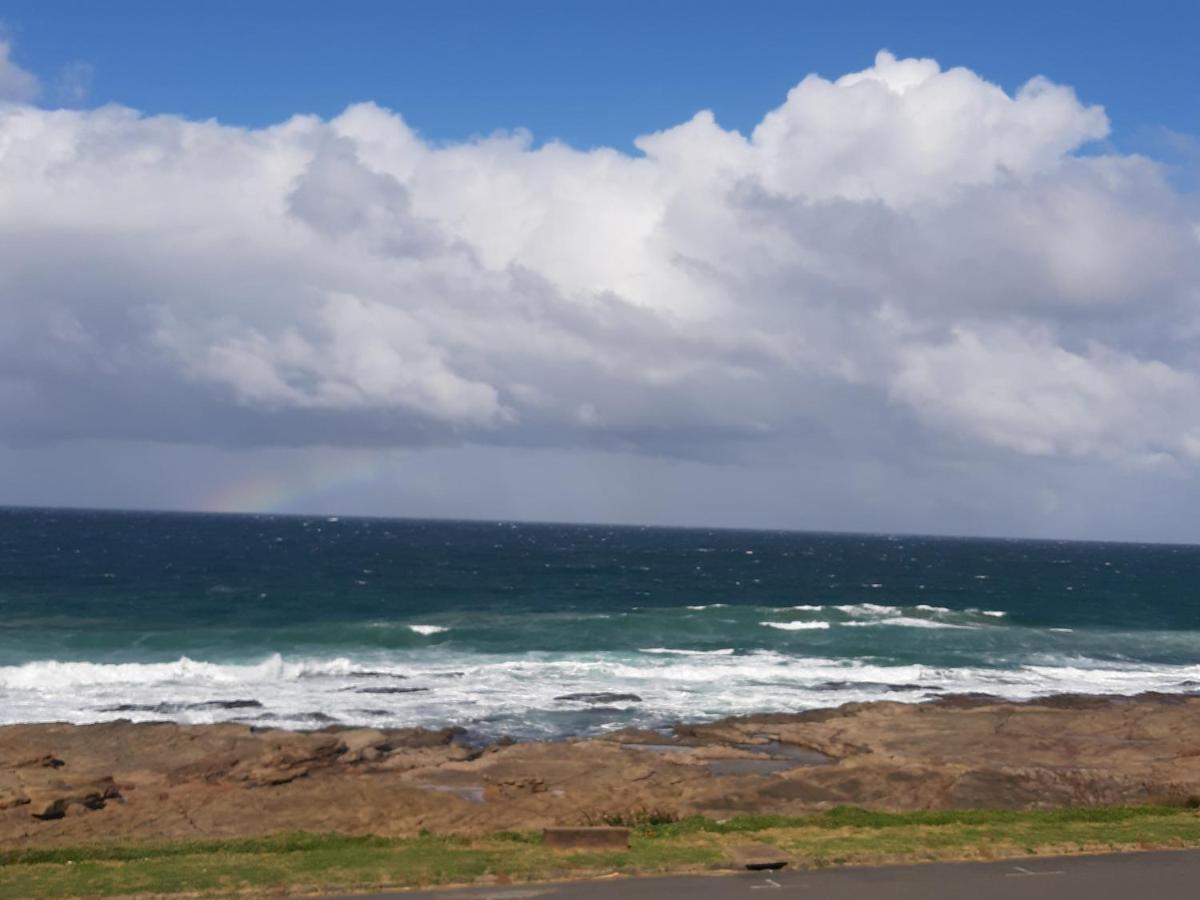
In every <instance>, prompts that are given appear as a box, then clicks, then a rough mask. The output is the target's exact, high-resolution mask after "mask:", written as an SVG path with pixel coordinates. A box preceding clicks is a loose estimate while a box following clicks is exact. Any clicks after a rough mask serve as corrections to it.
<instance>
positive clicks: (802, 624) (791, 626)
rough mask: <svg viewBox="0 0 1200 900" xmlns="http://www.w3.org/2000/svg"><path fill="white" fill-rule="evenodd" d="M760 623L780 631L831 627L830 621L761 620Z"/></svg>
mask: <svg viewBox="0 0 1200 900" xmlns="http://www.w3.org/2000/svg"><path fill="white" fill-rule="evenodd" d="M758 624H759V625H765V626H767V627H768V628H778V629H779V630H780V631H817V630H823V629H825V628H828V627H829V623H828V622H807V621H803V620H797V621H795V622H759V623H758Z"/></svg>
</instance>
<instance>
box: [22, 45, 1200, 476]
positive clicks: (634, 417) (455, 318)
mask: <svg viewBox="0 0 1200 900" xmlns="http://www.w3.org/2000/svg"><path fill="white" fill-rule="evenodd" d="M6 65H7V66H8V69H6V68H5V66H6ZM11 68H12V67H11V64H8V63H6V62H5V56H4V48H2V47H0V85H3V84H4V83H5V82H4V80H3V79H4V77H5V76H4V74H3V73H5V72H6V71H9V70H11ZM9 78H10V80H11V76H9ZM26 99H28V97H26ZM1107 133H1108V122H1107V119H1106V116H1105V114H1104V112H1103V110H1102V109H1101V108H1100V107H1098V106H1091V105H1087V104H1085V103H1083V102H1081V101H1080V100H1079V99H1078V98H1077V97H1076V96H1075V94H1074V93H1073V91H1072V90H1071V89H1070V88H1067V87H1064V86H1061V85H1056V84H1054V83H1052V82H1050V81H1048V80H1046V79H1043V78H1034V79H1033V80H1031V81H1030V82H1029V83H1028V84H1026V85H1025V86H1024V87H1023V88H1021V89H1020V90H1019V91H1017V92H1016V93H1015V94H1013V95H1009V94H1007V93H1005V91H1003V90H1002V89H1001V88H999V87H997V86H996V85H994V84H991V83H989V82H987V81H986V80H984V79H983V78H981V77H980V76H978V75H976V74H975V73H973V72H971V71H968V70H966V69H950V70H946V71H943V70H942V69H941V68H940V67H939V66H938V64H937V63H936V62H934V61H933V60H927V59H908V60H898V59H896V58H894V57H893V56H891V55H890V54H888V53H886V52H881V53H880V54H879V55H878V56H877V58H876V59H875V62H874V65H873V66H872V67H870V68H868V69H866V70H864V71H861V72H857V73H853V74H850V75H847V76H845V77H843V78H840V79H838V80H836V81H828V80H825V79H822V78H819V77H817V76H809V77H807V78H805V79H804V80H803V81H801V82H800V83H799V84H798V85H797V86H796V87H795V88H794V89H792V91H791V92H789V94H788V95H787V98H786V100H785V101H784V102H783V104H782V105H781V106H779V107H778V108H777V109H774V110H772V111H770V112H768V113H766V115H765V116H764V117H763V119H762V121H761V122H760V123H759V125H758V126H757V127H756V128H755V129H754V130H753V131H752V132H751V133H750V134H749V135H743V134H740V133H738V132H735V131H730V130H726V129H724V128H722V127H721V126H720V125H719V123H718V122H717V121H716V120H715V118H714V117H713V115H712V114H711V113H709V112H706V111H702V112H699V113H697V114H696V115H695V116H694V117H693V118H692V119H690V120H689V121H687V122H684V123H682V124H677V125H674V126H672V127H668V128H665V129H664V130H662V131H660V132H657V133H654V134H649V135H645V136H643V137H641V138H639V139H638V140H637V142H636V143H637V148H638V151H639V153H638V154H626V153H621V152H618V151H617V150H614V149H606V148H601V149H597V150H591V151H586V152H585V151H579V150H575V149H572V148H570V147H568V146H565V145H562V144H558V143H549V144H545V145H542V146H537V145H535V144H534V142H533V141H532V139H531V137H530V136H529V135H527V134H524V133H522V132H513V133H505V134H497V135H493V136H490V137H487V138H482V139H479V140H475V141H471V142H468V143H462V144H451V145H443V144H435V143H431V142H429V141H426V140H424V139H422V137H421V136H420V135H418V134H416V133H415V132H414V131H413V130H412V129H410V128H409V127H408V126H407V125H406V123H405V122H404V120H403V118H402V117H401V115H399V114H397V113H395V112H391V111H389V110H385V109H382V108H379V107H377V106H374V105H372V104H360V105H356V106H352V107H350V108H349V109H347V110H346V111H345V112H344V113H342V114H341V115H339V116H337V117H336V118H334V119H332V120H328V121H325V120H321V119H318V118H314V117H307V116H298V117H295V118H292V119H290V120H288V121H286V122H282V123H280V124H278V125H275V126H272V127H268V128H262V129H243V128H235V127H229V126H224V125H221V124H219V123H216V122H212V121H206V122H198V121H189V120H185V119H181V118H175V117H168V116H144V115H141V114H139V113H137V112H135V111H133V110H130V109H127V108H123V107H119V106H107V107H103V108H100V109H95V110H87V111H80V110H45V109H39V108H35V107H33V106H29V105H24V104H11V103H10V104H8V105H2V106H0V184H3V186H4V189H3V191H0V314H2V315H3V316H4V320H5V322H6V325H5V328H4V329H3V330H0V429H2V436H4V437H7V438H9V439H13V440H16V439H21V440H36V439H40V438H51V437H53V438H118V439H151V440H165V441H176V442H212V443H218V444H228V443H252V444H269V443H275V444H288V445H304V444H344V445H396V446H399V445H405V444H413V443H427V442H445V441H472V442H484V443H487V442H493V443H503V444H519V445H541V446H558V447H580V446H588V447H595V448H605V447H609V448H612V447H617V448H622V449H632V450H634V451H642V452H653V453H667V454H674V455H680V456H704V455H706V454H711V453H716V452H726V451H728V449H729V448H731V447H738V446H747V445H750V444H758V445H762V443H763V442H768V441H771V440H773V439H785V440H786V439H791V438H797V437H798V436H803V437H804V438H805V439H806V440H807V439H814V440H819V441H820V442H821V446H823V447H824V448H825V450H824V451H822V452H828V453H835V454H836V453H839V452H843V449H844V445H845V444H846V443H847V442H849V441H862V440H863V439H864V435H869V436H871V437H872V438H873V439H874V440H875V441H877V442H878V441H884V442H891V443H890V444H885V447H884V450H883V451H881V452H882V453H884V454H886V453H891V452H895V450H896V442H897V441H900V440H901V439H902V438H903V440H914V438H913V437H912V436H913V435H918V436H919V439H920V440H923V441H929V442H933V443H939V442H941V443H945V444H946V445H947V446H951V445H952V446H953V447H955V448H956V450H955V452H972V450H971V448H976V451H978V450H980V449H983V450H987V451H991V452H995V453H999V454H1014V455H1016V456H1018V457H1019V456H1023V455H1030V456H1043V457H1045V456H1050V457H1065V458H1089V459H1094V460H1101V461H1119V462H1127V463H1135V464H1159V463H1172V462H1177V463H1183V464H1188V463H1190V462H1191V461H1193V460H1194V459H1195V458H1196V457H1197V456H1198V455H1200V402H1198V401H1200V393H1198V389H1200V381H1198V379H1200V359H1197V358H1196V355H1195V353H1194V351H1193V349H1192V347H1193V345H1194V337H1195V335H1196V333H1197V326H1198V323H1200V320H1198V318H1197V308H1198V303H1200V263H1198V260H1200V237H1198V234H1200V214H1198V212H1197V208H1196V205H1195V202H1194V198H1192V197H1189V196H1187V195H1182V194H1180V193H1178V192H1177V191H1176V190H1174V189H1173V188H1172V187H1171V186H1170V184H1169V183H1168V181H1167V180H1166V178H1165V176H1164V173H1163V171H1162V168H1161V167H1160V166H1159V165H1158V164H1156V163H1155V162H1154V161H1152V160H1149V159H1145V158H1141V157H1135V156H1121V155H1116V154H1113V153H1098V152H1088V153H1081V152H1080V151H1081V150H1082V149H1084V148H1087V147H1088V145H1089V144H1090V143H1092V142H1095V141H1098V140H1100V139H1102V138H1104V137H1105V136H1106V134H1107ZM864 423H866V424H864ZM814 436H815V437H814ZM839 448H843V449H839Z"/></svg>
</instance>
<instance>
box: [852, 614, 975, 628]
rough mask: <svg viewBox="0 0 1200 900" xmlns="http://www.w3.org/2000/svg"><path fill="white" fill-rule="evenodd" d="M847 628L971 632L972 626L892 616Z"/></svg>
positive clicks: (855, 623) (858, 623)
mask: <svg viewBox="0 0 1200 900" xmlns="http://www.w3.org/2000/svg"><path fill="white" fill-rule="evenodd" d="M842 625H843V626H844V627H846V628H875V627H878V626H881V625H891V626H894V627H896V628H956V629H960V630H971V629H972V628H973V626H971V625H953V624H951V623H950V622H935V621H933V620H931V619H918V618H914V617H913V616H892V617H890V618H887V619H873V620H871V621H869V622H843V623H842Z"/></svg>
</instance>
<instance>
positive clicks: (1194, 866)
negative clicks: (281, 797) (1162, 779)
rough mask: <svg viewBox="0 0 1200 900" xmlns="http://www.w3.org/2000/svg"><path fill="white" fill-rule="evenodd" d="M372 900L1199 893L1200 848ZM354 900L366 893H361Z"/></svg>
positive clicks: (1111, 899) (1176, 898) (1194, 896)
mask: <svg viewBox="0 0 1200 900" xmlns="http://www.w3.org/2000/svg"><path fill="white" fill-rule="evenodd" d="M369 897H370V898H372V900H383V898H394V900H398V898H404V900H413V898H421V900H608V898H620V900H663V898H665V900H672V898H680V900H726V898H746V900H772V898H774V897H778V898H780V900H784V898H787V897H795V898H797V900H809V898H812V900H942V898H947V900H958V898H964V900H1142V898H1146V900H1198V898H1200V851H1194V850H1179V851H1169V852H1161V853H1160V852H1155V853H1119V854H1113V855H1108V856H1069V857H1058V858H1038V859H1019V860H1006V861H1004V862H988V863H931V864H927V865H916V866H884V867H880V868H842V869H823V870H820V871H791V872H789V871H788V870H786V869H784V870H782V871H779V872H758V873H755V872H746V873H740V874H734V875H725V876H712V877H708V876H692V875H686V876H671V877H664V878H609V879H601V880H598V881H576V882H563V883H556V884H528V885H518V884H513V885H503V886H501V885H497V886H495V887H480V888H446V889H442V890H433V891H417V892H408V893H399V894H397V893H393V894H371V895H369ZM356 900H363V897H362V896H361V895H360V896H359V897H357V898H356Z"/></svg>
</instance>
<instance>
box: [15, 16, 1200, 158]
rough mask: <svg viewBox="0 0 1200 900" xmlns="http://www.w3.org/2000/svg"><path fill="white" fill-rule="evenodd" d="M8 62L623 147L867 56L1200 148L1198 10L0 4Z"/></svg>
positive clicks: (132, 95)
mask: <svg viewBox="0 0 1200 900" xmlns="http://www.w3.org/2000/svg"><path fill="white" fill-rule="evenodd" d="M0 21H3V22H5V23H7V26H8V30H9V33H10V36H11V38H12V42H13V44H14V47H15V59H16V61H17V62H18V63H20V64H22V65H23V66H24V67H25V68H27V69H29V70H31V71H33V72H34V73H35V74H37V75H39V76H40V77H41V78H42V79H43V82H44V83H46V84H48V85H52V84H53V82H54V81H55V78H56V73H59V72H61V71H62V70H63V69H64V68H65V67H67V66H70V65H71V64H73V63H80V62H82V63H85V64H87V65H90V66H91V67H92V69H93V76H92V92H91V98H90V102H92V103H103V102H108V101H116V102H119V103H123V104H126V105H129V106H132V107H134V108H137V109H141V110H144V111H147V112H173V113H180V114H183V115H185V116H188V117H192V118H208V117H216V118H218V119H220V120H221V121H223V122H229V123H234V124H246V125H263V124H267V123H271V122H277V121H280V120H282V119H284V118H286V117H287V116H289V115H291V114H293V113H296V112H314V113H317V114H319V115H322V116H330V115H333V114H335V113H337V112H339V111H340V110H341V109H343V108H344V107H345V106H346V105H347V104H349V103H352V102H355V101H358V100H364V99H370V100H374V101H376V102H378V103H380V104H382V105H385V106H388V107H390V108H392V109H395V110H397V111H399V112H401V113H402V114H403V115H404V117H405V119H406V120H407V121H408V122H409V123H410V124H412V125H413V126H414V127H416V128H417V129H419V130H420V131H421V132H422V133H423V134H425V135H426V136H428V137H431V138H434V139H461V138H465V137H468V136H471V135H474V134H481V133H484V134H486V133H488V132H491V131H493V130H495V129H498V128H514V127H524V128H528V129H530V130H531V131H532V132H533V133H534V135H535V137H536V138H537V139H538V140H545V139H547V138H551V137H554V138H559V139H562V140H566V141H567V142H569V143H571V144H572V145H575V146H595V145H601V144H604V145H611V146H618V147H624V148H628V146H629V143H630V141H631V140H632V138H633V137H635V136H636V135H638V134H642V133H645V132H648V131H653V130H657V129H660V128H663V127H664V126H665V125H667V124H670V123H674V122H678V121H682V120H684V119H686V118H689V117H690V116H691V115H692V114H693V113H694V112H695V111H697V110H699V109H703V108H712V109H713V110H714V111H715V112H716V114H717V118H718V120H719V121H720V122H721V123H722V124H724V125H725V126H726V127H733V128H737V129H739V130H743V131H745V130H748V129H749V128H751V127H752V126H753V125H754V124H755V123H756V122H757V121H758V120H759V118H760V117H761V116H762V113H763V112H764V111H765V110H767V109H770V108H772V107H774V106H776V105H778V103H779V102H780V101H781V99H782V97H783V96H784V94H785V93H786V92H787V90H788V89H789V88H790V87H791V86H792V85H794V84H795V83H796V82H797V81H798V80H799V79H800V78H801V77H802V76H803V75H804V74H806V73H809V72H817V73H819V74H822V75H825V76H826V77H835V76H837V75H839V74H841V73H843V72H848V71H854V70H856V69H859V68H862V67H863V66H865V65H867V64H868V63H869V62H870V60H871V59H872V58H873V57H874V54H875V52H876V51H877V50H879V49H881V48H887V49H890V50H891V51H893V52H894V53H896V54H897V55H898V56H931V57H934V58H936V59H937V60H938V61H939V62H940V63H941V64H942V65H943V66H944V67H950V66H956V65H965V66H968V67H970V68H972V69H973V70H974V71H976V72H978V73H979V74H980V75H982V76H984V77H986V78H988V79H989V80H991V81H994V82H997V83H999V84H1000V85H1002V86H1003V87H1005V88H1006V89H1008V90H1010V91H1011V90H1014V89H1015V88H1017V87H1018V86H1020V85H1021V84H1022V83H1024V82H1025V81H1026V80H1027V79H1028V78H1029V77H1030V76H1031V75H1033V74H1042V75H1046V76H1048V77H1050V78H1051V79H1053V80H1055V81H1058V82H1062V83H1065V84H1070V85H1073V86H1074V87H1075V88H1076V89H1077V91H1078V92H1079V94H1080V96H1081V97H1082V98H1083V99H1084V100H1087V101H1089V102H1101V103H1103V104H1104V106H1105V108H1106V110H1107V111H1108V113H1109V116H1110V118H1111V120H1112V123H1113V132H1114V133H1113V140H1114V142H1115V143H1116V144H1117V145H1118V146H1120V147H1122V148H1125V149H1150V150H1155V149H1157V150H1158V151H1159V152H1162V151H1163V147H1162V142H1161V140H1160V138H1161V135H1160V134H1159V133H1158V129H1160V128H1163V127H1165V128H1169V129H1172V130H1174V131H1178V132H1183V133H1186V134H1197V133H1200V104H1198V103H1196V99H1195V98H1196V85H1197V84H1200V52H1197V50H1196V40H1197V35H1200V3H1196V2H1194V0H1173V2H1142V3H1137V4H1130V3H1115V2H1105V0H1093V2H1075V0H1058V2H1005V3H962V2H946V0H929V2H922V3H897V2H869V3H865V2H840V3H832V4H830V3H811V2H808V3H805V2H776V0H760V2H745V3H730V2H723V3H716V2H710V0H683V2H680V0H659V2H653V0H649V2H647V0H641V2H627V0H604V2H592V0H586V2H585V0H563V2H548V0H543V2H528V0H525V2H518V0H512V2H494V0H493V2H487V0H474V2H453V0H439V2H427V0H408V2H353V3H328V2H319V0H289V2H273V0H257V2H250V3H247V2H231V0H206V2H198V3H181V2H161V0H157V2H156V0H120V2H108V3H102V2H96V0H2V2H0Z"/></svg>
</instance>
